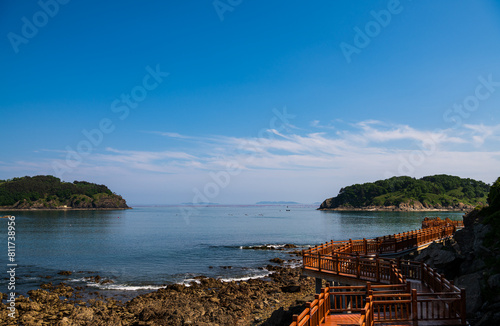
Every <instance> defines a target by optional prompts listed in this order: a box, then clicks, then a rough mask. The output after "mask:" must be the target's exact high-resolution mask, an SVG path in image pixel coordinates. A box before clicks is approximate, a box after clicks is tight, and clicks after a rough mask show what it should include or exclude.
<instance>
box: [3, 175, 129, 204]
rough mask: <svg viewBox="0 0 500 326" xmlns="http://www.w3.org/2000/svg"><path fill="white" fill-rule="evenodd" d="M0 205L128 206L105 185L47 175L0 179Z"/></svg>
mask: <svg viewBox="0 0 500 326" xmlns="http://www.w3.org/2000/svg"><path fill="white" fill-rule="evenodd" d="M0 207H1V208H8V209H58V208H78V209H112V208H129V207H128V206H127V203H126V201H125V199H123V198H122V197H121V196H119V195H117V194H114V193H113V192H112V191H111V190H109V188H108V187H106V186H105V185H99V184H95V183H90V182H86V181H74V182H72V183H71V182H63V181H61V180H60V179H59V178H56V177H54V176H50V175H38V176H34V177H28V176H26V177H21V178H13V179H10V180H0Z"/></svg>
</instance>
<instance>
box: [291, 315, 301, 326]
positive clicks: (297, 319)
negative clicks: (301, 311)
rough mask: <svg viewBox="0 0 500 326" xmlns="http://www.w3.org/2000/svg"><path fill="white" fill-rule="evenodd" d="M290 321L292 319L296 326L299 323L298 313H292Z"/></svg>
mask: <svg viewBox="0 0 500 326" xmlns="http://www.w3.org/2000/svg"><path fill="white" fill-rule="evenodd" d="M292 321H293V323H292V325H293V326H297V325H298V324H299V315H293V316H292Z"/></svg>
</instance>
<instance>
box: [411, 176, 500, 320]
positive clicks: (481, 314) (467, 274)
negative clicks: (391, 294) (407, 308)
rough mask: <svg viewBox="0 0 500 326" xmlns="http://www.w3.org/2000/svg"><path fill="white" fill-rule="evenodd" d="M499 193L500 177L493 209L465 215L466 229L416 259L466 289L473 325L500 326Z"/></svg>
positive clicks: (491, 198) (491, 200)
mask: <svg viewBox="0 0 500 326" xmlns="http://www.w3.org/2000/svg"><path fill="white" fill-rule="evenodd" d="M499 193H500V178H499V179H498V180H497V181H496V182H495V184H494V185H493V186H492V189H491V192H490V195H489V197H488V202H489V207H485V208H483V209H474V210H473V211H471V212H470V213H468V214H467V215H465V216H464V226H465V228H464V229H463V230H460V231H457V232H456V233H455V235H454V236H453V238H452V239H451V240H449V241H447V242H445V243H444V245H443V244H433V245H431V246H429V247H428V248H427V249H425V250H423V251H422V252H421V253H420V254H419V255H418V256H417V257H416V260H420V261H424V262H426V263H427V264H429V265H431V266H433V267H435V268H436V269H438V271H440V272H441V273H443V274H444V275H445V276H446V278H448V279H450V280H454V282H455V285H457V286H458V287H460V288H465V289H466V295H467V316H468V318H467V319H468V320H469V321H470V322H471V323H472V324H473V325H479V326H486V325H500V237H499V236H498V233H499V232H500V229H499V227H498V226H499V225H500V196H498V194H499Z"/></svg>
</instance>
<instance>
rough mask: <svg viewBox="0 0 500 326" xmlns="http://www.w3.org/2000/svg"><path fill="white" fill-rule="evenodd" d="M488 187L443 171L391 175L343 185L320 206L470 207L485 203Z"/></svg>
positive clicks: (349, 207)
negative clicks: (415, 174)
mask: <svg viewBox="0 0 500 326" xmlns="http://www.w3.org/2000/svg"><path fill="white" fill-rule="evenodd" d="M489 190H490V186H489V185H488V184H486V183H484V182H482V181H477V180H473V179H470V178H460V177H457V176H451V175H446V174H440V175H433V176H426V177H423V178H420V179H416V178H412V177H407V176H402V177H392V178H389V179H385V180H379V181H376V182H368V183H363V184H354V185H351V186H347V187H345V188H342V189H340V191H339V194H338V195H337V196H336V197H332V198H328V199H326V200H325V201H324V202H323V203H322V204H321V206H320V208H319V209H336V210H470V209H473V208H474V207H475V206H477V205H486V201H487V196H488V193H489Z"/></svg>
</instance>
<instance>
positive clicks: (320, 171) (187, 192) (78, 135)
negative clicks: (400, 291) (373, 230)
mask: <svg viewBox="0 0 500 326" xmlns="http://www.w3.org/2000/svg"><path fill="white" fill-rule="evenodd" d="M0 30H1V31H2V33H1V38H0V49H1V51H0V71H1V74H0V87H1V90H2V96H1V98H0V119H1V122H2V138H1V139H2V140H1V143H0V152H1V156H0V179H8V178H12V177H16V176H23V175H38V174H52V175H57V176H59V177H61V178H62V179H63V180H65V181H73V180H87V181H91V182H96V183H102V184H106V185H108V186H109V187H110V188H111V189H112V190H114V191H115V192H117V193H119V194H121V195H123V196H124V197H125V198H126V199H127V200H128V202H129V203H131V204H176V203H184V202H200V201H212V202H218V203H225V204H247V203H255V202H257V201H261V200H276V201H279V200H287V201H288V200H291V201H297V202H302V203H311V202H317V201H322V200H323V199H325V198H327V197H331V196H334V195H336V194H337V193H338V190H339V189H340V188H341V187H342V186H345V185H349V184H353V183H361V182H368V181H375V180H379V179H383V178H386V177H390V176H394V175H411V176H414V177H422V176H425V175H431V174H437V173H446V174H453V175H459V176H461V177H471V178H476V179H480V180H483V181H484V182H487V183H491V182H493V181H494V180H495V179H496V178H497V177H498V176H499V174H500V173H499V168H498V167H499V166H500V165H499V160H500V151H499V148H500V146H499V143H500V142H499V141H500V115H499V112H500V110H499V109H500V65H499V64H498V58H499V57H500V4H499V3H498V2H496V1H431V0H427V1H424V0H422V1H409V0H401V1H395V0H390V1H316V2H314V3H313V4H311V3H306V2H303V1H286V2H285V1H279V2H278V1H276V2H271V3H269V2H266V1H246V0H242V1H241V0H220V1H219V0H217V1H185V0H184V1H181V0H177V1H147V2H140V1H108V2H102V1H100V2H98V1H76V0H72V1H68V0H65V1H63V0H60V1H56V0H42V1H40V2H36V1H23V2H21V1H14V0H7V1H2V3H1V4H0Z"/></svg>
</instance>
